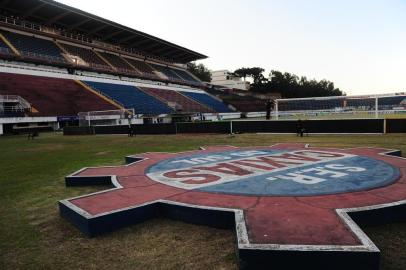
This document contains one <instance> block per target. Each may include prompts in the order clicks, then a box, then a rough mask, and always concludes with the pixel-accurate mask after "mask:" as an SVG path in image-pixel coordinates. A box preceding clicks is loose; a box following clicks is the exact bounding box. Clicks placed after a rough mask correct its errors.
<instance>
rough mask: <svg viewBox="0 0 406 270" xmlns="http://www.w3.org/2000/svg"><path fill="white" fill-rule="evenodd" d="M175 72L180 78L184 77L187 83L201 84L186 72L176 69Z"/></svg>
mask: <svg viewBox="0 0 406 270" xmlns="http://www.w3.org/2000/svg"><path fill="white" fill-rule="evenodd" d="M174 72H176V74H178V75H179V76H180V77H182V79H184V80H185V81H189V82H196V83H198V82H199V81H198V80H196V79H195V78H194V77H193V76H192V75H190V74H189V73H188V72H186V71H184V70H180V69H174Z"/></svg>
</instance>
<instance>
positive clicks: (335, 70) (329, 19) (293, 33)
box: [58, 0, 406, 95]
mask: <svg viewBox="0 0 406 270" xmlns="http://www.w3.org/2000/svg"><path fill="white" fill-rule="evenodd" d="M58 2H62V3H64V4H68V5H70V6H73V7H76V8H79V9H82V10H84V11H87V12H90V13H92V14H95V15H98V16H101V17H104V18H106V19H109V20H112V21H115V22H117V23H120V24H123V25H126V26H129V27H131V28H134V29H136V30H139V31H142V32H145V33H148V34H151V35H154V36H157V37H159V38H162V39H165V40H167V41H170V42H173V43H175V44H178V45H181V46H184V47H186V48H188V49H191V50H194V51H197V52H200V53H203V54H205V55H207V56H209V58H208V59H206V60H203V61H201V62H202V63H203V64H205V65H206V66H207V67H208V68H209V69H211V70H220V69H227V70H230V71H234V70H235V69H238V68H240V67H257V66H258V67H262V68H264V69H265V70H266V75H267V74H269V72H270V71H271V70H279V71H283V72H290V73H294V74H296V75H299V76H306V77H307V78H308V79H317V80H321V79H327V80H329V81H332V82H334V83H335V85H336V87H339V88H340V89H341V90H343V91H345V92H346V93H347V94H349V95H361V94H379V93H393V92H406V0H369V1H366V0H356V1H355V0H335V1H332V0H306V1H303V0H250V1H249V0H200V1H196V0H171V1H168V0H132V1H130V0H115V1H101V0H86V1H83V0H58Z"/></svg>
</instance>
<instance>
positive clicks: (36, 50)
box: [2, 31, 65, 62]
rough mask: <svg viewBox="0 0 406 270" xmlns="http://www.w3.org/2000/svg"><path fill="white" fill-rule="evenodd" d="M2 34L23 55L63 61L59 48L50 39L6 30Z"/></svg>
mask: <svg viewBox="0 0 406 270" xmlns="http://www.w3.org/2000/svg"><path fill="white" fill-rule="evenodd" d="M2 34H3V35H4V36H5V37H6V38H7V39H8V40H9V41H10V42H11V44H13V46H14V47H16V48H17V50H19V51H20V52H21V53H22V54H23V55H25V56H28V57H35V58H44V59H47V60H54V61H58V62H65V59H64V58H63V56H62V54H61V50H60V49H59V48H58V46H56V45H55V43H53V42H52V41H50V40H45V39H40V38H35V37H31V36H25V35H20V34H16V33H11V32H6V31H4V32H2Z"/></svg>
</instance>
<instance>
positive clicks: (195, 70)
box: [188, 62, 211, 82]
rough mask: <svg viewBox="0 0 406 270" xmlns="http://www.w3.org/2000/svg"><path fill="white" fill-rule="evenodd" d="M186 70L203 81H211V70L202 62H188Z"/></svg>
mask: <svg viewBox="0 0 406 270" xmlns="http://www.w3.org/2000/svg"><path fill="white" fill-rule="evenodd" d="M188 70H189V71H190V72H191V73H192V74H193V75H195V76H196V77H198V78H199V79H200V80H202V81H204V82H211V72H210V70H209V69H208V68H207V67H206V66H205V65H203V64H198V65H197V64H196V63H194V62H192V63H189V64H188Z"/></svg>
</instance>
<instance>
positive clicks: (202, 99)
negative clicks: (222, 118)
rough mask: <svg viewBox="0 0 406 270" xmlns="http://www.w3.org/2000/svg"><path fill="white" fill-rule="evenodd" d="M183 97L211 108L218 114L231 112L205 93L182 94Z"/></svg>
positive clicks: (224, 105)
mask: <svg viewBox="0 0 406 270" xmlns="http://www.w3.org/2000/svg"><path fill="white" fill-rule="evenodd" d="M182 94H184V95H185V96H188V97H189V98H192V99H194V100H195V101H197V102H199V103H202V104H205V105H206V106H208V107H210V108H212V109H213V110H214V111H216V112H219V113H230V112H233V110H231V109H230V108H229V107H228V106H227V105H226V104H224V103H223V102H221V101H219V100H217V99H215V98H213V97H212V96H209V95H207V94H205V93H198V92H182Z"/></svg>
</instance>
